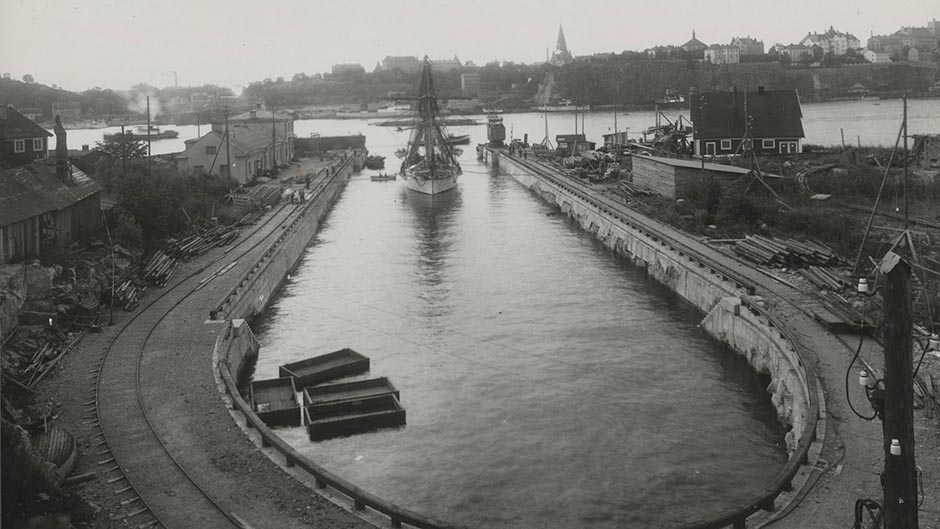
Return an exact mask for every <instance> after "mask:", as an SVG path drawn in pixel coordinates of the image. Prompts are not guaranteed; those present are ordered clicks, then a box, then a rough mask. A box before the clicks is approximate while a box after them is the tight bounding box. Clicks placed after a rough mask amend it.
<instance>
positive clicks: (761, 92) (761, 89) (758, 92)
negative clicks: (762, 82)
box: [757, 86, 764, 96]
mask: <svg viewBox="0 0 940 529" xmlns="http://www.w3.org/2000/svg"><path fill="white" fill-rule="evenodd" d="M757 95H759V96H762V95H764V87H763V86H758V87H757Z"/></svg>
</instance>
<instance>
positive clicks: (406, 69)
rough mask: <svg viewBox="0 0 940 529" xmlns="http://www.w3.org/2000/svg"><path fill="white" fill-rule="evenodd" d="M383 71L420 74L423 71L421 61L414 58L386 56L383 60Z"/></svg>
mask: <svg viewBox="0 0 940 529" xmlns="http://www.w3.org/2000/svg"><path fill="white" fill-rule="evenodd" d="M382 69H383V70H398V71H400V72H402V73H418V72H420V71H421V61H419V60H418V58H417V57H414V56H411V55H409V56H392V55H389V56H386V57H385V58H384V59H382Z"/></svg>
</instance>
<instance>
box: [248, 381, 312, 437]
mask: <svg viewBox="0 0 940 529" xmlns="http://www.w3.org/2000/svg"><path fill="white" fill-rule="evenodd" d="M250 393H251V395H250V397H251V409H252V410H254V412H255V413H256V414H257V415H258V417H259V418H260V419H261V420H262V421H264V423H265V424H267V425H268V426H300V405H299V403H298V402H297V389H296V387H295V386H294V379H293V378H292V377H282V378H272V379H269V380H256V381H254V382H252V383H251V386H250Z"/></svg>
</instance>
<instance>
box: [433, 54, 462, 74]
mask: <svg viewBox="0 0 940 529" xmlns="http://www.w3.org/2000/svg"><path fill="white" fill-rule="evenodd" d="M461 67H462V65H461V64H460V59H458V58H457V56H456V55H454V58H453V59H441V60H431V71H432V72H453V71H455V70H459V69H460V68H461Z"/></svg>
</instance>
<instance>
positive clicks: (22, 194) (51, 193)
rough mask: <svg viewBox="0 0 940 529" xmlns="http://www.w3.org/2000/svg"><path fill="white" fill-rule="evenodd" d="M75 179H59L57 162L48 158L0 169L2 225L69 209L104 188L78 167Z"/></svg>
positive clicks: (0, 216)
mask: <svg viewBox="0 0 940 529" xmlns="http://www.w3.org/2000/svg"><path fill="white" fill-rule="evenodd" d="M71 180H72V183H71V184H66V183H65V182H63V181H62V180H59V178H58V177H57V176H56V174H55V165H54V164H50V163H46V162H34V163H32V164H29V165H26V166H23V167H17V168H15V169H7V170H6V171H3V172H0V226H7V225H9V224H13V223H14V222H19V221H21V220H25V219H28V218H30V217H35V216H37V215H41V214H43V213H48V212H50V211H57V210H61V209H65V208H67V207H69V206H72V205H73V204H75V203H77V202H79V201H81V200H83V199H85V198H88V197H89V196H91V195H93V194H95V193H99V192H101V186H99V185H98V184H97V182H95V181H94V180H92V179H91V178H90V177H89V176H88V175H86V174H85V173H83V172H81V171H79V170H78V169H76V168H74V167H73V168H72V177H71Z"/></svg>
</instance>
